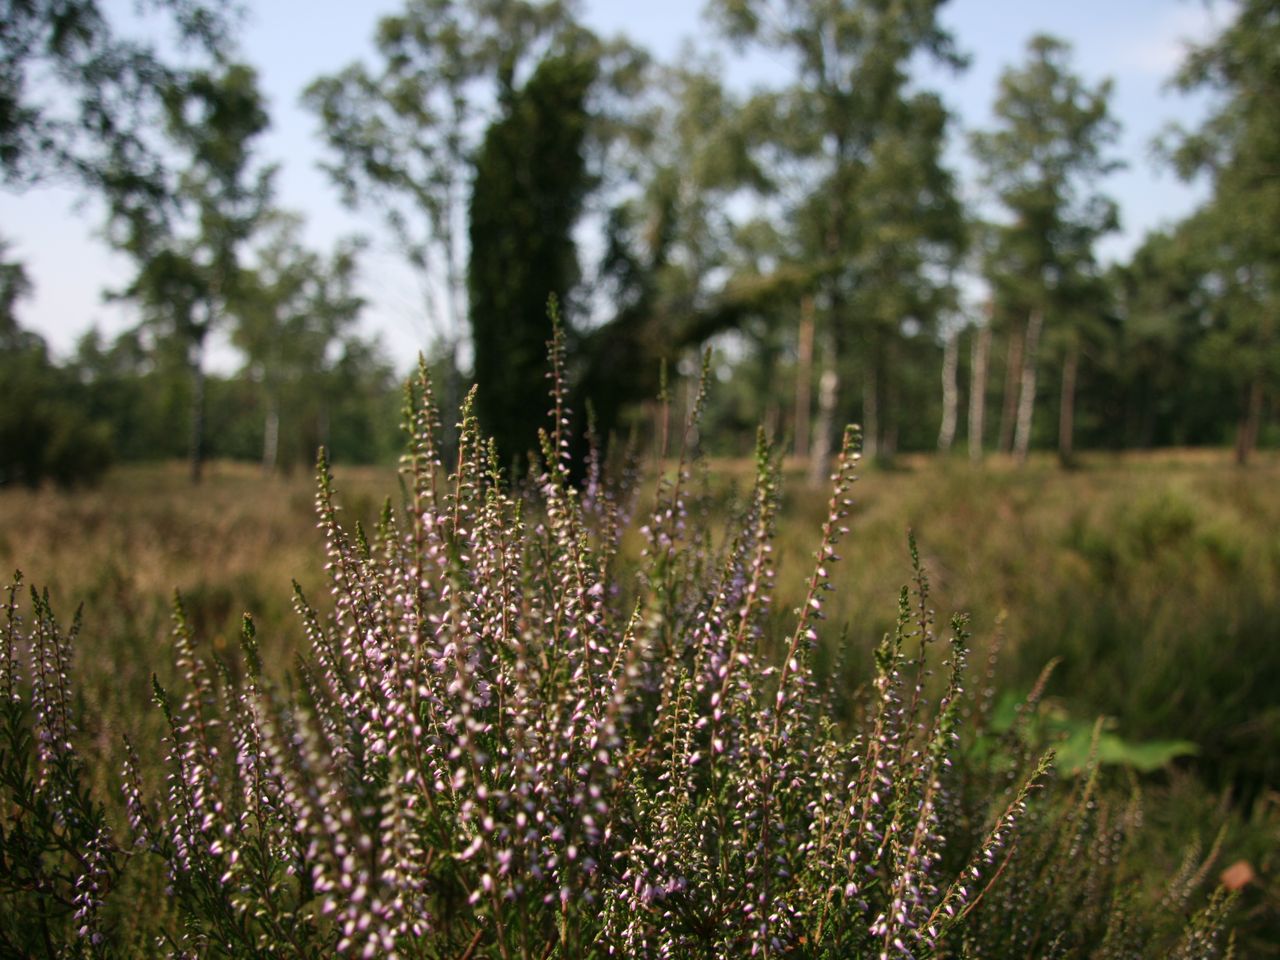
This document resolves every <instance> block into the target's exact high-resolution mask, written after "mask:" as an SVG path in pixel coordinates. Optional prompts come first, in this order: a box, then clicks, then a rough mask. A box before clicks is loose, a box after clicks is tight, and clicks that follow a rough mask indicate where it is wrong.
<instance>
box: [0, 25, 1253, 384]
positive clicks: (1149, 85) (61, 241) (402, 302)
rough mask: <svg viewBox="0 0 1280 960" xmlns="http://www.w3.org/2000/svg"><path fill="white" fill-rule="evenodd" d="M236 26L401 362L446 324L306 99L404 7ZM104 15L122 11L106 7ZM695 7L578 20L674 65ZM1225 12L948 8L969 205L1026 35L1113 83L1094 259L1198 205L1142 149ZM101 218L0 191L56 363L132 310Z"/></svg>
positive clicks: (734, 61) (1191, 121)
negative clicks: (345, 203) (1008, 72)
mask: <svg viewBox="0 0 1280 960" xmlns="http://www.w3.org/2000/svg"><path fill="white" fill-rule="evenodd" d="M247 5H248V6H249V19H248V22H247V24H246V25H245V29H244V31H243V33H242V40H241V44H242V53H243V57H244V59H245V60H247V61H248V62H249V63H251V64H253V65H254V66H255V67H256V68H257V69H258V71H259V74H260V80H261V83H262V87H263V89H264V91H265V92H266V94H267V96H268V99H269V102H270V107H271V115H272V121H273V127H272V130H271V131H270V132H269V134H268V135H267V136H266V137H265V138H264V141H263V144H262V152H263V157H264V159H265V160H267V161H271V162H276V163H279V164H280V167H281V171H280V174H279V179H278V181H277V187H278V197H277V200H278V203H279V205H280V206H282V207H284V208H286V209H291V210H296V211H299V212H301V213H303V214H304V215H305V216H306V218H307V230H306V237H307V240H308V241H309V242H310V243H311V244H312V245H313V246H315V247H317V248H318V249H320V250H322V251H324V250H328V249H331V247H332V245H333V243H334V241H335V240H336V239H337V238H339V237H341V236H343V235H346V234H350V233H352V232H361V233H365V234H367V235H369V236H370V237H371V238H372V240H373V243H372V245H371V247H370V249H369V251H368V253H367V254H366V255H365V257H364V258H363V260H362V276H361V292H362V293H363V294H364V296H365V297H366V299H367V300H368V302H369V306H368V308H367V309H366V311H365V316H364V320H363V324H364V331H365V332H366V333H369V334H376V335H378V336H379V337H380V338H381V339H382V342H383V344H384V346H385V348H386V350H387V352H388V354H389V355H390V356H391V358H392V359H393V361H394V362H395V363H396V365H397V367H399V368H401V369H404V368H406V367H407V366H408V365H409V364H410V363H411V362H412V360H413V358H414V357H416V355H417V352H418V351H419V350H420V349H423V348H424V347H425V346H427V344H428V343H429V341H430V340H431V339H432V337H433V335H434V334H437V333H440V332H443V330H442V327H441V323H442V321H441V319H440V318H438V317H432V316H431V315H429V312H428V311H427V310H426V308H425V306H424V297H423V292H422V288H421V283H420V281H419V280H418V279H417V278H416V277H415V275H414V274H413V273H412V272H411V271H410V270H409V269H408V268H407V267H405V266H404V265H403V263H402V261H401V258H400V256H399V254H398V253H397V251H396V250H395V248H394V246H393V244H392V243H391V240H390V238H389V236H388V234H387V232H386V231H385V230H384V229H383V228H382V225H381V224H380V223H379V221H378V220H377V218H376V215H375V214H373V213H371V212H370V213H352V212H351V211H348V210H345V209H344V208H343V207H342V206H341V204H340V203H339V200H338V195H337V191H336V190H335V189H334V188H333V187H332V185H331V184H330V182H329V181H328V179H327V177H326V175H325V174H324V173H323V172H321V171H320V170H319V169H318V168H317V162H318V161H319V160H320V159H321V157H322V156H323V146H322V144H321V142H320V139H319V136H318V133H317V123H316V121H315V119H314V118H313V117H312V115H311V114H309V113H307V112H305V111H303V110H302V109H301V107H300V106H299V103H298V99H299V95H300V93H301V91H302V90H303V88H304V87H306V86H307V84H308V83H310V82H311V81H312V80H313V79H315V78H316V77H317V76H320V75H322V74H326V73H333V72H336V71H337V70H339V69H341V68H342V67H344V66H346V65H347V64H349V63H351V62H352V61H353V60H356V59H365V60H366V61H371V60H372V54H373V46H372V42H371V38H372V35H373V30H374V26H375V24H376V21H377V19H378V17H380V16H382V15H385V14H388V13H393V12H395V11H397V10H398V9H400V8H401V5H402V0H367V2H351V0H306V2H303V0H247ZM106 6H107V8H108V9H111V8H113V7H116V8H120V7H122V6H123V4H122V3H121V2H119V0H108V2H107V3H106ZM700 10H701V3H700V2H698V0H585V3H584V5H583V15H584V19H585V20H586V22H587V24H588V25H589V26H591V27H592V28H593V29H595V30H596V31H597V32H599V33H602V34H605V35H614V34H617V33H625V34H626V35H628V36H629V37H630V38H631V39H632V40H633V41H635V42H637V43H639V44H640V45H641V46H643V47H646V48H647V49H649V50H650V51H651V52H652V53H653V54H654V55H655V56H656V57H657V58H658V59H660V60H667V61H671V60H674V59H675V58H677V57H678V56H679V55H680V53H681V51H682V49H684V44H686V43H687V42H689V41H692V42H693V43H694V44H695V45H696V46H697V47H699V48H710V47H711V46H712V44H713V37H712V36H711V32H710V30H709V28H708V26H707V24H706V22H705V20H704V19H703V18H702V16H701V13H700ZM1230 13H1231V10H1230V5H1229V4H1228V3H1222V2H1219V3H1216V4H1213V3H1206V2H1204V0H951V2H949V3H948V4H947V5H946V6H945V7H944V8H943V14H942V21H943V23H944V24H945V25H946V26H947V27H948V28H949V29H950V30H951V31H952V32H953V34H954V35H955V37H956V40H957V42H958V45H959V47H960V49H961V50H962V51H963V52H966V53H968V54H969V55H970V57H971V64H970V67H969V69H968V70H966V71H964V72H963V73H961V74H959V75H954V74H952V73H951V72H949V71H947V72H943V71H939V70H934V69H924V70H922V71H920V72H919V73H918V75H917V84H918V85H919V86H921V87H923V88H927V89H933V90H936V91H938V92H939V93H940V94H941V95H942V97H943V99H944V100H945V101H946V103H947V104H948V106H949V107H950V108H951V110H952V111H953V113H954V114H955V115H956V117H957V122H956V124H955V128H954V129H953V131H952V147H951V150H950V153H949V156H950V161H951V163H952V165H953V167H954V169H956V171H957V172H958V175H959V178H960V181H961V183H962V186H963V189H964V191H965V196H966V197H967V198H969V199H971V200H977V201H981V199H982V198H981V195H980V191H979V190H978V188H977V187H976V185H975V183H974V170H973V165H972V162H971V161H970V160H969V158H968V157H967V155H966V152H965V150H964V135H965V132H966V131H969V130H975V129H983V128H985V127H988V126H990V124H991V122H992V121H991V105H992V102H993V100H994V97H995V91H996V83H997V80H998V77H999V75H1000V73H1001V71H1002V70H1004V69H1005V68H1006V67H1008V66H1010V65H1017V64H1019V63H1021V62H1022V60H1023V59H1024V55H1025V49H1026V42H1027V40H1028V38H1030V37H1031V36H1032V35H1033V34H1035V33H1050V34H1053V35H1055V36H1057V37H1060V38H1062V39H1064V40H1066V41H1068V42H1069V43H1071V45H1072V46H1073V48H1074V57H1073V66H1074V69H1075V71H1076V72H1077V73H1078V74H1080V75H1081V76H1082V77H1083V78H1084V79H1085V80H1086V82H1088V83H1090V84H1096V83H1097V82H1098V81H1099V80H1101V79H1103V78H1104V77H1110V78H1112V80H1113V81H1114V84H1115V89H1114V93H1113V99H1112V112H1113V115H1114V116H1115V117H1117V118H1118V119H1119V121H1120V123H1121V124H1122V128H1123V129H1122V133H1121V139H1120V142H1119V143H1118V145H1117V148H1116V154H1117V156H1118V157H1119V158H1121V159H1122V160H1123V161H1124V162H1125V165H1126V166H1125V168H1124V169H1123V170H1121V171H1119V172H1117V173H1115V174H1113V175H1112V176H1111V177H1110V178H1108V180H1107V181H1106V182H1105V183H1104V184H1103V189H1104V190H1105V191H1106V192H1107V193H1108V194H1109V195H1110V196H1112V197H1113V198H1115V199H1116V200H1117V202H1118V203H1119V204H1120V210H1121V218H1122V225H1123V229H1122V231H1121V232H1120V233H1119V234H1117V235H1114V236H1112V237H1110V238H1108V239H1107V240H1106V241H1104V243H1103V244H1102V246H1101V248H1100V254H1101V256H1102V258H1103V259H1104V260H1120V259H1124V258H1125V257H1127V256H1128V254H1129V253H1130V252H1131V251H1132V250H1133V249H1134V247H1136V246H1137V244H1138V243H1140V242H1141V239H1142V237H1143V236H1144V235H1145V234H1146V233H1147V232H1148V231H1150V230H1152V229H1155V228H1158V227H1159V226H1161V225H1163V224H1168V223H1172V222H1174V221H1176V220H1177V219H1179V218H1181V217H1182V216H1184V215H1186V214H1187V213H1189V212H1190V211H1191V210H1192V209H1194V208H1195V206H1196V205H1198V204H1199V203H1200V202H1202V201H1203V199H1204V197H1205V195H1206V190H1205V187H1204V185H1203V184H1190V185H1188V184H1184V183H1182V182H1180V181H1179V180H1178V179H1177V178H1176V177H1175V176H1174V175H1173V173H1172V172H1171V171H1169V170H1167V169H1163V168H1162V167H1161V166H1160V165H1159V164H1158V163H1157V162H1156V160H1155V158H1154V156H1153V152H1152V147H1151V144H1152V140H1153V139H1154V138H1155V137H1156V136H1157V135H1158V134H1159V133H1160V131H1161V130H1162V129H1164V128H1165V126H1166V125H1168V124H1169V123H1171V122H1176V123H1181V124H1184V125H1195V124H1196V123H1197V122H1198V121H1199V120H1200V119H1201V118H1202V117H1203V116H1204V114H1205V111H1206V109H1207V108H1208V101H1207V100H1206V98H1205V97H1204V96H1202V95H1196V96H1191V97H1188V96H1185V95H1182V94H1180V93H1178V92H1177V91H1173V90H1171V89H1169V88H1168V81H1169V78H1170V77H1171V76H1172V74H1173V72H1174V71H1175V70H1176V68H1177V66H1178V64H1179V62H1180V61H1181V59H1182V56H1183V53H1184V51H1185V49H1186V44H1187V42H1188V41H1191V42H1195V43H1203V42H1205V41H1207V40H1208V39H1210V38H1211V37H1212V36H1213V34H1214V33H1215V32H1216V30H1218V29H1220V28H1221V27H1222V26H1223V25H1224V24H1225V22H1226V21H1227V19H1229V17H1230ZM723 56H724V62H725V66H726V68H727V72H728V79H729V82H730V83H731V84H732V85H733V86H735V87H736V88H738V89H740V90H749V89H751V88H752V87H753V86H760V85H771V84H774V83H778V82H783V81H785V79H786V77H787V76H788V66H789V64H788V62H787V61H786V59H785V58H784V57H782V56H780V55H776V54H768V55H765V54H756V55H752V56H748V57H738V56H736V55H735V54H734V53H733V52H732V51H728V50H726V51H724V53H723ZM103 219H104V218H103V210H102V207H101V205H100V204H98V203H96V202H95V201H93V200H92V199H91V198H90V199H88V200H86V199H85V198H83V197H82V196H79V195H78V194H77V193H76V192H74V191H72V190H69V189H66V188H52V187H42V188H38V189H32V190H28V191H26V192H25V193H23V194H20V195H17V194H12V193H7V192H4V191H3V190H0V236H3V237H5V238H7V239H8V240H9V241H10V242H11V244H12V250H11V255H12V256H16V257H17V258H18V259H20V260H22V261H24V262H25V264H26V266H27V271H28V274H29V275H30V276H31V279H32V280H33V281H34V284H35V294H34V296H33V297H32V298H31V299H29V300H27V301H24V302H23V303H21V304H20V305H19V307H18V310H19V322H20V323H22V324H23V326H25V327H28V328H31V329H34V330H36V331H37V332H39V333H40V334H41V335H42V336H44V337H45V338H46V340H47V341H48V342H49V344H50V346H51V347H52V348H53V350H54V352H55V354H56V355H59V356H64V357H65V356H66V355H68V354H69V353H70V351H71V350H72V349H73V348H74V344H75V341H76V339H77V338H78V337H79V336H80V335H81V334H83V333H84V332H85V331H86V330H88V329H89V328H90V327H91V326H93V325H97V326H98V327H99V328H101V329H102V331H103V332H104V333H105V334H106V335H108V336H111V335H114V334H116V333H118V332H120V331H122V330H124V329H126V328H127V327H129V326H131V325H132V324H133V323H135V322H136V316H135V315H134V314H133V313H132V311H131V309H130V308H129V307H128V306H126V305H121V304H118V303H108V302H106V301H105V300H104V298H103V291H104V290H108V289H112V288H119V287H121V286H123V285H124V284H126V283H127V282H128V280H129V278H130V277H131V272H132V270H131V265H130V263H129V261H128V260H127V259H126V258H124V257H123V256H121V255H119V254H115V253H113V252H111V251H110V250H109V249H108V248H107V245H106V244H105V242H104V241H103V240H102V239H101V227H102V224H103ZM234 364H235V358H234V355H233V354H232V353H231V352H230V351H229V350H227V349H226V348H222V349H221V352H220V353H219V352H215V366H217V367H222V368H224V369H225V368H231V367H234Z"/></svg>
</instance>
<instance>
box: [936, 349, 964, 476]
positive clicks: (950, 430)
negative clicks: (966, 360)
mask: <svg viewBox="0 0 1280 960" xmlns="http://www.w3.org/2000/svg"><path fill="white" fill-rule="evenodd" d="M959 355H960V331H959V330H956V331H954V332H953V333H952V334H951V336H949V337H947V345H946V348H945V349H944V350H943V352H942V426H941V427H940V428H939V429H938V449H939V450H940V451H942V452H943V453H950V452H951V445H952V444H953V443H954V442H955V439H956V411H957V409H958V408H959V405H960V402H959V396H960V391H959V388H958V386H957V385H956V368H957V367H958V366H959V363H958V360H959Z"/></svg>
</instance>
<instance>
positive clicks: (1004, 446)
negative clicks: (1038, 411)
mask: <svg viewBox="0 0 1280 960" xmlns="http://www.w3.org/2000/svg"><path fill="white" fill-rule="evenodd" d="M1022 345H1023V336H1022V330H1020V329H1016V328H1015V329H1012V330H1010V331H1009V347H1008V350H1007V352H1006V355H1005V364H1004V396H1003V398H1002V400H1001V407H1000V445H999V447H998V449H999V451H1000V452H1001V453H1009V452H1011V451H1012V450H1013V427H1014V423H1015V422H1016V421H1017V413H1018V382H1019V380H1020V378H1021V376H1022Z"/></svg>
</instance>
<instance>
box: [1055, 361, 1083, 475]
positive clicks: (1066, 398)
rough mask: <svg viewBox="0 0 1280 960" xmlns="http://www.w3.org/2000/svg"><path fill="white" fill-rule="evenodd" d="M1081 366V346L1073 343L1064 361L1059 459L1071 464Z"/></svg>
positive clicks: (1073, 450) (1060, 406)
mask: <svg viewBox="0 0 1280 960" xmlns="http://www.w3.org/2000/svg"><path fill="white" fill-rule="evenodd" d="M1079 366H1080V346H1079V344H1076V343H1073V344H1071V346H1070V347H1068V348H1067V355H1066V357H1064V358H1063V361H1062V399H1061V403H1060V405H1059V409H1058V461H1059V462H1060V463H1061V464H1062V465H1063V466H1064V467H1069V466H1071V460H1072V457H1073V456H1074V455H1075V429H1076V372H1077V370H1078V369H1079Z"/></svg>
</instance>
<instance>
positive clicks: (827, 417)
mask: <svg viewBox="0 0 1280 960" xmlns="http://www.w3.org/2000/svg"><path fill="white" fill-rule="evenodd" d="M823 340H824V341H825V342H824V343H823V349H822V375H821V376H820V377H819V378H818V418H817V421H816V422H815V423H814V425H813V445H812V449H811V450H810V458H809V483H810V484H811V485H813V486H815V487H817V486H821V485H822V484H824V483H826V481H827V473H828V472H829V471H828V461H829V460H830V459H831V428H832V424H833V423H834V421H835V416H836V391H837V390H838V389H839V387H840V378H839V375H838V374H837V373H836V365H835V353H836V352H835V345H834V344H833V343H832V342H831V338H830V337H824V338H823Z"/></svg>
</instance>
